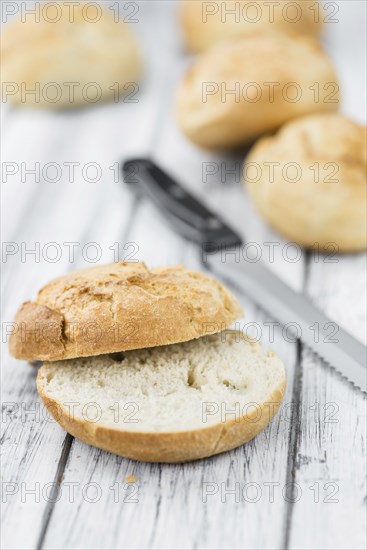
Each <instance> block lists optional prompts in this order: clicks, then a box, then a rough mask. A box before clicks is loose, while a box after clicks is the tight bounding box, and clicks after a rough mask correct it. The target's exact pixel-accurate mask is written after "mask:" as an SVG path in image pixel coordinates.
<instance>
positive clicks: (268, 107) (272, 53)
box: [176, 34, 339, 149]
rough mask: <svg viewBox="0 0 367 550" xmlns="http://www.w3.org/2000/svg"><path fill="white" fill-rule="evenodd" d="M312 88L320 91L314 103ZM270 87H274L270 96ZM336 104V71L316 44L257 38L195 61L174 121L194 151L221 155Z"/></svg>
mask: <svg viewBox="0 0 367 550" xmlns="http://www.w3.org/2000/svg"><path fill="white" fill-rule="evenodd" d="M315 82H316V83H318V86H319V89H320V90H323V91H322V95H320V98H319V99H317V100H315V94H314V91H313V88H312V86H313V85H314V84H315ZM269 83H276V85H275V86H274V88H272V90H271V91H270V89H269ZM326 86H329V88H328V93H330V94H331V92H333V98H332V101H329V100H328V101H326V95H327V93H326V91H325V90H326ZM289 87H292V90H293V92H294V96H295V97H298V99H294V100H292V97H293V96H292V97H291V96H290V95H288V92H287V90H288V88H289ZM295 90H297V91H295ZM289 91H290V88H289ZM290 99H291V100H290ZM338 101H339V97H338V84H337V77H336V74H335V71H334V69H333V66H332V63H331V61H330V59H329V57H328V56H327V54H326V53H325V52H324V51H323V49H322V48H321V46H320V44H319V43H318V42H317V40H316V39H314V38H313V37H311V36H296V37H289V36H286V35H281V34H272V35H266V34H257V35H254V36H249V37H246V38H237V39H231V40H228V41H225V42H223V43H220V44H217V45H216V46H215V47H213V48H211V49H209V50H208V51H205V52H204V53H203V54H201V55H199V56H198V57H197V58H196V59H195V60H194V62H193V65H192V66H191V67H190V68H189V70H188V72H187V74H186V76H185V77H184V79H183V81H182V82H181V84H180V86H179V88H178V92H177V98H176V116H177V120H178V124H179V126H180V128H181V130H182V131H183V133H184V134H185V135H186V137H187V138H188V139H189V140H190V141H192V142H193V143H195V144H196V145H198V146H200V147H204V148H208V149H222V148H224V149H226V148H235V147H240V146H242V145H244V144H246V143H250V142H252V141H253V140H254V139H256V138H257V137H258V136H259V135H261V134H263V133H265V132H270V131H273V130H276V129H277V128H279V127H280V126H281V125H282V124H284V123H286V122H288V121H290V120H293V119H296V118H297V117H300V116H304V115H308V114H311V113H318V112H330V111H336V110H337V109H338Z"/></svg>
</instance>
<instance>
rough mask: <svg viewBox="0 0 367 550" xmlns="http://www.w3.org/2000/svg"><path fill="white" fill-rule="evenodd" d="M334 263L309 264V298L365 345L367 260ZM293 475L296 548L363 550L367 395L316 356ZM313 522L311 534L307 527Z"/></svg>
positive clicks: (305, 387) (307, 363)
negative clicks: (306, 525)
mask: <svg viewBox="0 0 367 550" xmlns="http://www.w3.org/2000/svg"><path fill="white" fill-rule="evenodd" d="M336 260H337V262H336V263H324V258H321V259H320V262H317V263H315V262H314V261H313V262H311V264H310V280H309V284H308V286H307V291H308V293H309V294H310V296H311V297H312V299H313V300H314V301H315V302H316V303H318V305H319V306H320V307H321V308H322V309H324V310H325V311H326V312H327V314H328V315H329V316H330V317H331V318H332V319H335V321H336V322H338V323H340V325H341V326H343V327H344V328H346V329H347V330H348V331H350V332H352V333H353V334H355V336H357V337H358V338H360V339H361V340H362V339H363V338H365V334H366V330H365V329H366V310H365V304H366V258H365V255H359V256H355V257H353V256H343V257H337V258H336ZM335 337H336V338H337V334H336V336H335ZM295 470H296V471H295V476H294V480H293V482H294V483H295V490H296V492H298V493H299V495H300V498H299V500H298V501H296V502H295V503H294V505H293V510H292V526H291V532H290V539H289V545H290V548H304V549H306V548H311V549H313V548H314V549H316V548H325V549H335V548H338V549H339V548H340V549H342V548H343V549H344V548H365V547H366V532H367V530H366V509H365V503H366V500H365V498H366V396H365V394H363V393H362V392H360V391H358V390H356V389H355V388H354V387H353V386H352V385H351V384H349V383H348V382H347V381H345V380H344V379H342V378H341V376H340V375H339V374H338V373H337V372H335V371H334V370H333V369H332V368H330V367H329V366H327V365H325V364H323V363H322V361H320V360H318V358H317V357H315V356H314V355H313V354H311V353H310V352H306V353H305V354H304V356H303V361H302V381H301V395H300V410H299V432H298V440H297V452H296V456H295ZM301 495H302V496H301ZM307 518H309V520H310V521H311V518H312V528H310V529H305V528H304V523H305V521H309V520H308V519H307Z"/></svg>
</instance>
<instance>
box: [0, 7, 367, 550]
mask: <svg viewBox="0 0 367 550" xmlns="http://www.w3.org/2000/svg"><path fill="white" fill-rule="evenodd" d="M337 4H338V7H339V13H338V19H339V22H338V23H333V24H329V25H327V26H326V33H325V38H324V40H325V44H326V47H327V48H328V50H329V51H330V53H331V55H332V57H333V58H334V60H335V64H336V66H337V68H338V72H339V76H340V79H341V85H342V92H343V104H342V109H343V111H344V112H346V113H347V114H349V115H351V116H353V117H355V118H356V119H358V120H360V121H363V120H365V111H364V96H365V92H366V90H365V69H364V62H365V59H364V55H365V54H364V53H363V49H364V48H363V45H364V44H365V33H366V29H365V23H364V20H365V8H366V4H365V2H364V1H357V2H352V1H348V2H338V3H337ZM139 7H140V11H139V15H138V19H139V23H138V24H136V25H135V27H136V29H135V30H136V32H137V34H138V35H139V38H140V40H141V43H142V44H143V47H144V56H145V60H146V71H145V78H144V80H143V82H142V84H141V90H140V92H139V97H138V98H139V101H138V102H137V103H131V104H126V103H121V104H113V103H112V104H108V105H102V106H96V107H92V108H90V109H84V110H79V111H75V112H70V113H58V112H44V111H43V112H41V111H40V112H36V111H31V110H21V109H10V108H8V107H7V106H5V107H4V108H3V137H4V140H3V162H8V163H9V162H14V163H16V166H17V167H18V168H19V171H18V173H17V174H15V175H13V176H9V177H8V179H7V181H4V178H3V182H2V214H3V225H2V236H3V241H5V242H8V243H14V249H13V251H14V254H13V255H8V256H7V257H4V264H3V281H2V282H3V286H2V298H3V310H2V311H3V322H4V323H6V322H9V321H11V320H12V319H13V317H14V314H15V311H16V309H17V307H18V305H19V304H20V303H21V302H22V301H23V300H26V299H33V298H34V297H35V296H36V291H37V289H39V288H40V287H41V286H42V285H43V284H45V283H46V282H47V281H48V280H49V279H50V278H52V277H55V276H58V275H61V274H63V273H65V272H66V271H70V270H73V269H76V268H79V267H86V266H88V265H91V264H92V261H93V259H94V258H95V256H96V253H98V251H100V257H99V258H98V261H100V262H110V261H113V260H114V259H117V258H116V256H115V253H116V250H118V258H119V259H126V258H127V256H128V254H131V252H133V254H134V259H139V260H144V261H145V262H146V263H147V264H148V265H149V266H154V265H157V264H166V263H171V264H174V263H177V262H182V263H185V264H187V265H188V266H191V267H192V268H196V269H200V264H199V260H198V256H197V252H196V250H195V249H194V247H193V246H191V245H189V244H187V243H185V242H183V241H182V240H181V239H180V238H179V237H178V236H176V235H175V234H174V233H172V232H171V230H170V229H169V228H168V227H167V226H166V225H165V223H164V221H162V219H161V218H160V217H159V216H158V215H157V213H156V212H155V211H154V209H153V207H152V206H151V205H150V204H148V203H146V202H144V201H142V200H138V199H135V198H133V197H132V196H131V195H130V193H129V191H128V190H127V189H126V187H125V186H124V184H123V183H122V182H121V181H118V180H117V176H116V175H115V171H114V169H113V168H111V167H113V166H114V163H116V162H117V161H121V160H122V159H124V158H126V157H127V156H128V155H129V154H131V153H139V154H141V153H142V154H146V153H149V154H150V155H152V156H153V157H154V158H156V159H157V160H158V161H159V162H161V163H162V164H163V165H164V166H165V167H167V168H168V169H169V170H171V172H172V173H173V174H175V175H177V176H178V177H179V178H180V179H181V180H182V182H183V183H185V184H186V185H187V186H190V187H192V189H193V190H194V191H195V192H196V193H197V194H198V195H199V196H202V197H204V198H205V200H206V201H207V203H208V204H210V205H211V206H212V208H214V209H217V210H218V211H220V212H221V213H222V215H223V216H224V217H225V218H226V219H228V221H230V222H231V223H232V224H233V225H234V226H235V227H236V228H237V229H238V230H239V231H240V232H241V233H242V234H243V235H246V237H247V239H248V240H249V241H252V242H254V241H255V242H257V243H259V244H260V245H261V247H262V249H263V259H264V260H265V261H268V259H269V258H268V257H269V254H268V252H267V250H268V249H269V245H266V244H264V243H269V242H276V243H279V245H278V246H276V249H275V260H274V262H272V263H271V267H272V268H273V269H274V270H276V272H277V273H278V274H280V276H282V277H283V278H284V279H285V280H286V281H287V282H288V284H290V285H292V286H293V287H294V288H296V289H299V290H303V291H304V292H306V293H308V294H309V295H310V297H311V298H312V299H313V300H314V301H315V302H316V303H318V305H319V306H320V307H321V308H322V309H323V310H325V311H326V312H327V313H328V314H329V315H330V316H331V317H332V318H333V319H334V320H335V321H336V322H338V323H340V324H341V325H343V326H345V327H346V328H347V329H348V330H350V331H352V332H354V333H355V334H356V335H357V337H358V338H360V339H362V340H363V338H364V334H365V328H366V311H365V299H366V292H365V286H366V285H365V283H366V260H365V256H364V255H358V256H343V257H337V258H336V260H337V261H336V262H334V263H328V262H327V261H325V258H323V257H320V258H319V259H318V260H317V258H315V257H313V256H312V255H305V254H304V253H303V254H302V257H301V259H299V260H298V261H297V262H294V263H291V262H289V261H286V260H285V259H284V257H283V254H282V252H284V246H286V243H285V242H284V241H283V240H282V239H281V238H280V237H279V235H277V234H275V233H273V232H272V231H271V230H269V229H268V228H267V227H266V225H265V224H264V223H263V222H262V221H261V220H260V219H259V218H258V216H257V215H256V213H255V212H254V211H253V210H252V208H251V206H250V204H249V203H248V200H247V197H246V195H245V193H244V191H243V189H242V186H241V184H240V183H238V182H236V181H235V180H236V178H235V177H234V176H230V175H227V177H226V178H225V179H226V181H225V183H222V182H221V174H220V173H218V174H216V176H215V177H214V176H212V177H210V178H208V181H207V182H204V181H203V177H202V167H203V163H205V162H212V161H213V162H222V161H223V162H226V163H227V164H226V165H225V166H226V167H227V168H231V167H233V166H234V164H236V163H237V162H239V161H240V160H241V159H240V158H239V157H228V156H227V157H222V156H220V155H216V154H211V153H208V152H204V151H200V150H198V149H196V148H195V147H193V146H191V145H190V144H188V143H187V142H186V141H185V140H184V138H183V137H182V136H181V135H180V133H179V131H178V130H177V128H176V127H175V124H174V119H173V116H172V107H171V105H172V96H173V92H174V88H175V85H176V83H177V81H178V79H179V78H180V77H181V75H182V74H183V72H184V70H185V67H186V66H187V64H188V62H189V60H188V59H187V57H186V55H185V53H184V52H183V49H182V46H181V44H180V37H179V32H178V30H177V21H176V16H177V15H176V8H177V5H176V3H175V2H172V1H163V2H155V1H150V2H139ZM37 162H38V163H40V167H41V171H42V168H43V167H45V165H47V163H50V162H53V163H57V164H58V165H59V167H60V169H61V175H60V178H59V181H57V182H51V181H49V180H50V179H51V178H52V177H54V174H53V173H52V169H51V168H50V174H46V175H43V176H42V174H41V177H40V179H39V181H35V177H34V176H32V175H31V174H25V175H24V177H23V180H24V181H22V177H21V171H22V166H23V171H24V169H30V168H32V167H34V165H35V163H37ZM70 162H77V163H79V165H78V166H76V168H75V179H74V181H71V178H70V177H69V173H68V165H67V164H65V163H70ZM21 163H24V164H23V165H21ZM88 163H97V164H98V166H99V168H100V171H101V176H100V178H99V180H98V181H95V182H91V181H90V180H91V179H92V178H94V173H93V167H90V172H88V171H86V165H88ZM83 168H84V173H83ZM48 243H56V245H57V246H56V248H55V247H54V248H52V247H51V246H50V245H49V246H48ZM65 243H76V244H75V248H74V250H75V257H74V259H72V260H71V259H70V258H69V250H70V247H71V245H70V244H69V245H68V244H65ZM90 243H97V247H96V246H95V245H94V246H93V245H91V244H90ZM116 243H119V244H118V245H117V244H116ZM127 243H133V244H131V245H128V244H127ZM32 249H36V250H38V249H39V252H38V251H37V254H36V255H32V254H30V253H28V254H26V250H28V251H29V250H32ZM8 250H9V248H8ZM57 251H58V254H59V256H60V257H59V258H57V259H56V261H52V259H53V258H54V257H55V252H57ZM60 251H61V254H60ZM130 258H131V256H130ZM238 297H239V299H240V300H241V302H242V303H243V306H244V308H245V311H246V319H245V320H242V321H241V324H242V326H244V325H245V324H246V323H247V322H251V321H256V323H258V326H259V327H260V328H261V331H262V339H263V342H264V346H265V347H266V346H268V345H269V344H271V347H272V348H273V349H275V350H276V351H277V353H278V354H279V355H280V356H281V357H282V359H283V360H284V363H285V365H286V369H287V376H288V386H287V393H286V397H285V402H284V406H283V407H282V410H281V413H280V414H279V415H278V416H277V418H276V419H275V420H274V421H273V423H272V424H271V425H270V426H269V427H268V429H267V430H266V431H265V432H264V433H262V434H261V435H259V436H258V437H257V438H256V439H255V440H254V441H252V442H250V443H249V444H247V445H245V446H243V447H241V448H239V449H236V450H235V451H232V452H230V453H226V454H224V455H221V456H217V457H215V458H212V459H209V460H203V461H199V462H197V463H191V464H186V465H176V466H170V465H159V464H155V465H150V464H142V463H137V462H134V461H131V460H125V459H122V458H119V457H116V456H113V455H110V454H108V453H105V452H102V451H100V450H97V449H94V448H92V447H89V446H87V445H85V444H83V443H81V442H79V441H77V440H75V439H74V438H73V437H71V436H70V435H67V434H66V433H65V432H64V431H63V430H62V429H61V428H60V427H59V426H58V425H57V424H55V423H54V422H52V421H51V419H50V418H49V417H48V416H47V415H46V414H45V412H44V410H43V408H42V407H41V405H40V402H39V400H38V397H37V392H36V388H35V377H36V368H35V367H31V366H29V365H28V364H26V363H25V362H19V361H16V360H14V359H12V358H11V357H10V356H9V354H8V350H7V345H6V343H5V344H3V360H2V399H3V417H2V442H3V454H2V520H3V528H2V544H3V548H6V549H10V548H14V549H23V548H29V549H34V548H55V549H56V548H57V549H59V548H67V549H74V548H75V549H76V548H78V549H79V548H80V549H82V548H88V549H100V548H106V549H107V548H111V549H117V548H126V549H130V548H137V549H138V548H190V549H191V548H248V549H271V548H274V549H283V548H297V549H298V548H305V549H306V548H307V549H336V548H340V549H347V548H348V549H349V548H352V549H357V548H358V549H359V548H365V547H366V523H365V519H366V510H365V505H366V483H365V482H366V475H365V474H366V472H365V466H366V439H365V435H366V425H365V420H366V408H365V396H364V395H363V394H362V393H361V392H359V391H358V390H356V389H354V388H353V386H351V385H350V384H348V383H346V382H345V381H344V380H343V379H341V377H340V376H339V375H338V374H336V373H335V372H334V371H333V370H331V369H330V368H328V367H327V366H325V365H324V364H323V363H322V362H321V361H320V360H318V359H317V358H316V357H314V356H313V355H311V354H310V353H308V352H305V351H304V350H303V349H302V347H301V346H300V345H297V344H295V343H291V342H288V341H286V339H284V338H283V336H282V331H281V329H279V328H275V332H274V342H269V341H270V340H271V338H270V337H269V336H270V330H269V324H266V323H269V322H271V321H272V320H271V318H269V317H268V316H267V315H266V314H264V313H263V312H262V311H260V310H259V309H258V308H257V307H256V306H255V305H254V303H253V302H252V301H251V299H250V298H249V297H247V296H245V295H239V296H238ZM3 326H4V325H3ZM3 340H6V338H5V336H3ZM128 476H135V478H136V481H135V482H133V483H128V481H131V480H132V479H134V478H131V477H128ZM226 489H228V490H232V491H233V490H234V491H235V492H234V493H233V492H232V493H226ZM236 491H237V493H236ZM207 493H212V494H207Z"/></svg>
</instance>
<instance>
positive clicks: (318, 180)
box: [244, 114, 367, 252]
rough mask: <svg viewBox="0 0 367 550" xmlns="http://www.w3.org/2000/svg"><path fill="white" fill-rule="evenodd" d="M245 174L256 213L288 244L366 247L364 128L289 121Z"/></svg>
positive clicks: (334, 121)
mask: <svg viewBox="0 0 367 550" xmlns="http://www.w3.org/2000/svg"><path fill="white" fill-rule="evenodd" d="M244 174H245V179H246V188H247V190H248V193H249V195H250V197H251V199H252V200H253V202H254V204H255V206H256V208H257V210H258V211H259V213H260V214H261V215H262V216H263V217H264V219H265V220H266V221H267V222H268V223H269V224H270V225H271V226H272V227H274V228H275V229H276V230H278V231H279V232H280V233H282V234H283V235H284V236H285V237H287V238H288V239H290V240H292V241H294V242H297V243H299V244H300V245H303V246H305V247H317V248H320V249H327V250H331V249H334V250H339V251H340V252H354V251H361V250H364V249H365V248H366V244H367V236H366V224H367V213H366V201H367V194H366V186H367V182H366V127H364V126H361V125H359V124H357V123H356V122H353V121H352V120H350V119H348V118H346V117H345V116H343V115H341V114H324V115H314V116H308V117H304V118H301V119H299V120H296V121H293V122H290V123H289V124H287V125H286V126H284V128H282V129H281V130H280V131H279V133H278V134H276V135H275V136H273V137H265V138H263V139H261V140H260V141H259V142H258V143H257V144H256V145H255V146H254V147H253V149H252V150H251V151H250V154H249V155H248V157H247V158H246V161H245V165H244Z"/></svg>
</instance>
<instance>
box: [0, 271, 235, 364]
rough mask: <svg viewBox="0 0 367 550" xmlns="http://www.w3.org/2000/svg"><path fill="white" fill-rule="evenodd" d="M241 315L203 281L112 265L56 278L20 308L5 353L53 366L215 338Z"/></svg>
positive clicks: (225, 294) (222, 291)
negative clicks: (52, 363) (58, 361)
mask: <svg viewBox="0 0 367 550" xmlns="http://www.w3.org/2000/svg"><path fill="white" fill-rule="evenodd" d="M242 314H243V312H242V308H241V306H240V304H239V303H238V301H237V300H236V299H235V298H234V297H233V296H232V294H231V293H230V292H229V291H228V290H227V289H226V288H225V287H224V286H223V285H221V284H220V283H219V282H218V281H215V280H214V279H212V278H211V277H208V276H207V275H204V274H202V273H195V272H192V271H190V270H189V269H187V268H185V267H183V266H175V267H162V268H156V269H152V270H148V268H147V267H146V266H145V264H144V263H127V262H118V263H115V264H109V265H102V266H97V267H94V268H89V269H85V270H81V271H76V272H73V273H70V274H68V275H65V276H64V277H61V278H59V279H55V280H54V281H51V282H50V283H49V284H48V285H46V286H45V287H44V288H43V289H41V290H40V292H39V294H38V298H37V300H36V301H35V302H25V303H24V304H23V305H22V306H21V307H20V309H19V311H18V313H17V315H16V318H15V327H14V332H13V334H12V335H11V337H10V343H9V345H10V352H11V354H12V355H13V356H14V357H16V358H17V359H25V360H28V361H34V360H39V361H57V360H60V359H71V358H74V357H88V356H92V355H101V354H105V353H113V352H118V351H126V350H131V349H140V348H147V347H155V346H161V345H167V344H174V343H178V342H185V341H187V340H193V339H195V338H199V337H201V336H203V335H205V334H211V333H216V332H220V331H222V330H224V329H225V328H227V327H228V326H229V325H231V323H233V322H234V321H235V320H236V319H238V318H239V317H240V316H241V315H242Z"/></svg>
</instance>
